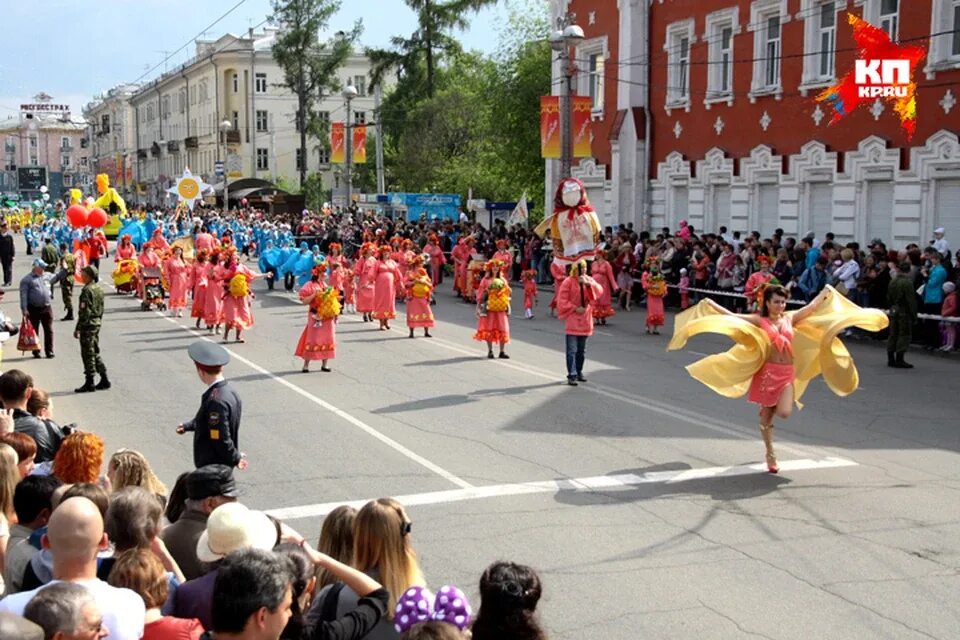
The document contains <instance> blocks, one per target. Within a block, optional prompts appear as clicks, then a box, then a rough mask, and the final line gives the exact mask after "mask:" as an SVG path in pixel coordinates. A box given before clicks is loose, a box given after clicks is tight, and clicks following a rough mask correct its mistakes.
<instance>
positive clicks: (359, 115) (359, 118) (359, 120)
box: [353, 111, 367, 124]
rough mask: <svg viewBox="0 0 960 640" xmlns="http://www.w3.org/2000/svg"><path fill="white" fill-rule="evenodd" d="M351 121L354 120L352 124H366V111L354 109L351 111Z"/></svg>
mask: <svg viewBox="0 0 960 640" xmlns="http://www.w3.org/2000/svg"><path fill="white" fill-rule="evenodd" d="M353 122H354V124H367V112H366V111H354V112H353Z"/></svg>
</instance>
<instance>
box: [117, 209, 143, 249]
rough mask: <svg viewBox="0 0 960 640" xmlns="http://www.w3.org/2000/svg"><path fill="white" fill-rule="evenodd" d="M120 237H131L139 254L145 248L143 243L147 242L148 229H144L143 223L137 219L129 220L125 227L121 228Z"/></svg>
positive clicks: (131, 218)
mask: <svg viewBox="0 0 960 640" xmlns="http://www.w3.org/2000/svg"><path fill="white" fill-rule="evenodd" d="M118 235H119V237H121V238H122V237H123V236H125V235H129V236H130V242H132V243H133V246H134V247H136V248H137V252H139V251H140V249H141V248H142V247H143V243H144V242H146V241H147V239H148V237H149V236H147V232H146V229H144V226H143V222H142V221H140V220H139V219H137V218H135V217H130V218H127V220H126V221H125V222H124V223H123V226H121V227H120V232H119V234H118Z"/></svg>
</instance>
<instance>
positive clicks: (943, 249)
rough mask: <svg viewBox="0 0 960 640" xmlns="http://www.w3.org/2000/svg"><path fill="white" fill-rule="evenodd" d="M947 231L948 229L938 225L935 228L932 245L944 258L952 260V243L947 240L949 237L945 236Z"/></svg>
mask: <svg viewBox="0 0 960 640" xmlns="http://www.w3.org/2000/svg"><path fill="white" fill-rule="evenodd" d="M944 233H946V229H944V228H943V227H937V228H936V229H934V230H933V242H931V243H930V245H931V246H932V247H933V248H934V249H936V250H937V253H939V254H940V255H941V256H942V257H943V259H944V260H946V261H948V262H949V260H950V243H949V242H947V239H946V238H944V237H943V235H944Z"/></svg>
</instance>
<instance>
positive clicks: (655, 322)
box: [640, 258, 667, 336]
mask: <svg viewBox="0 0 960 640" xmlns="http://www.w3.org/2000/svg"><path fill="white" fill-rule="evenodd" d="M647 261H648V262H649V263H650V264H649V265H648V267H647V270H646V271H644V272H643V275H642V276H640V286H642V287H643V290H644V291H646V292H647V321H646V325H647V333H652V334H653V335H655V336H658V335H660V327H662V326H663V325H664V323H665V322H666V318H665V317H664V313H663V298H664V297H665V296H666V295H667V287H666V281H665V280H664V278H663V275H662V274H661V273H660V267H659V266H658V264H657V260H656V258H649V259H648V260H647Z"/></svg>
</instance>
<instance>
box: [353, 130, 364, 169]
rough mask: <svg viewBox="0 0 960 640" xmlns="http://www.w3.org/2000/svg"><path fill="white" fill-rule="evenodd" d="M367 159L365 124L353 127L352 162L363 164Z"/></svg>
mask: <svg viewBox="0 0 960 640" xmlns="http://www.w3.org/2000/svg"><path fill="white" fill-rule="evenodd" d="M366 161H367V125H365V124H357V125H354V127H353V163H354V164H364V163H365V162H366Z"/></svg>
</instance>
